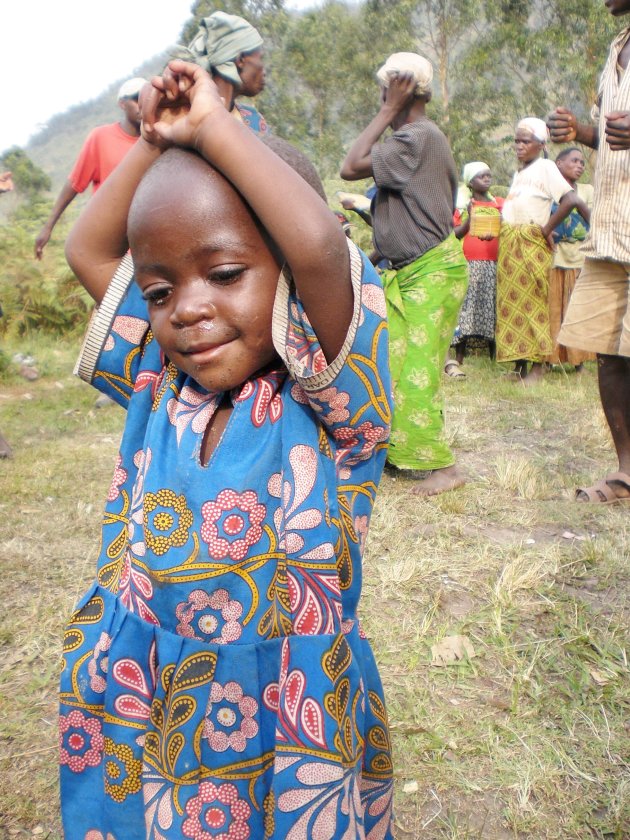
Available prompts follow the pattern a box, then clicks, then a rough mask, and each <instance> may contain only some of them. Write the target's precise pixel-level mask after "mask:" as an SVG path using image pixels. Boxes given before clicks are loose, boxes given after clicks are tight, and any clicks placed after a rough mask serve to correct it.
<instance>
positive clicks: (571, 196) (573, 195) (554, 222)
mask: <svg viewBox="0 0 630 840" xmlns="http://www.w3.org/2000/svg"><path fill="white" fill-rule="evenodd" d="M580 200H581V199H579V198H578V195H577V192H576V191H575V190H570V191H569V192H567V193H565V194H564V195H563V196H562V198H561V199H560V201H559V202H558V208H557V210H556V211H555V212H554V213H552V214H551V216H550V217H549V220H548V222H547V224H545V225H542V227H541V230H542V234H543V236H544V237H545V239H546V240H547V243H548V245H549V247H550V248H551V250H552V251H553V249H554V247H555V245H554V241H553V231H554V229H555V228H557V227H558V225H559V224H560V222H562V221H564V220H565V219H566V217H567V216H568V215H569V213H570V212H571V210H573V209H574V208H575V207H577V206H578V202H579V201H580Z"/></svg>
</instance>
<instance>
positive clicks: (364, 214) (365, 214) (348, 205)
mask: <svg viewBox="0 0 630 840" xmlns="http://www.w3.org/2000/svg"><path fill="white" fill-rule="evenodd" d="M341 206H342V207H343V209H344V210H352V212H353V213H356V214H357V216H358V217H359V218H360V219H363V221H364V222H365V223H366V224H367V225H369V226H370V227H372V214H371V213H370V211H369V210H363V208H359V207H357V206H356V204H355V203H354V201H353V200H352V199H351V198H342V199H341Z"/></svg>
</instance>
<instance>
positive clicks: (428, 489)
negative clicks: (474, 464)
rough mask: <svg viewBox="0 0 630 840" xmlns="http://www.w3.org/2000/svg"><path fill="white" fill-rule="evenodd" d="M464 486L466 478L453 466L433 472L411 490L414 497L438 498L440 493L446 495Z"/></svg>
mask: <svg viewBox="0 0 630 840" xmlns="http://www.w3.org/2000/svg"><path fill="white" fill-rule="evenodd" d="M463 484H466V478H465V477H464V475H463V474H462V473H461V472H460V471H459V469H458V468H457V466H456V465H455V464H453V466H451V467H444V468H443V469H441V470H433V471H432V472H431V473H430V474H429V475H428V476H427V477H426V478H424V479H422V481H419V482H418V483H417V484H414V486H413V487H412V488H411V492H412V493H413V494H414V495H416V496H438V495H439V494H440V493H447V492H448V491H449V490H455V489H456V488H457V487H461V486H462V485H463Z"/></svg>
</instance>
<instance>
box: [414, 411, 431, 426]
mask: <svg viewBox="0 0 630 840" xmlns="http://www.w3.org/2000/svg"><path fill="white" fill-rule="evenodd" d="M409 419H410V420H411V422H412V423H414V424H415V425H416V426H417V427H418V428H419V429H426V427H427V426H428V425H429V423H430V422H431V420H430V419H429V412H428V411H421V410H420V411H412V412H411V413H410V414H409Z"/></svg>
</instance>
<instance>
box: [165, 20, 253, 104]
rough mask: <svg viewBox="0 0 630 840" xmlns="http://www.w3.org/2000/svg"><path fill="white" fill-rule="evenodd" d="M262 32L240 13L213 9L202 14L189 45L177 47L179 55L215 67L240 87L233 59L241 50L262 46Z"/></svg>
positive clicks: (212, 69) (216, 70)
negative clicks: (199, 24) (233, 13)
mask: <svg viewBox="0 0 630 840" xmlns="http://www.w3.org/2000/svg"><path fill="white" fill-rule="evenodd" d="M262 43H263V39H262V37H261V35H260V32H259V31H258V30H257V29H255V28H254V27H253V26H252V25H251V23H248V22H247V21H246V20H245V19H244V18H242V17H239V16H238V15H229V14H228V13H227V12H213V13H212V14H211V15H210V16H209V17H207V18H203V19H202V21H201V26H200V27H199V30H198V32H197V34H196V35H195V37H194V38H193V39H192V41H191V42H190V44H189V45H188V47H178V48H176V50H174V55H175V57H176V58H183V59H184V60H185V61H192V62H194V63H195V64H198V65H199V66H200V67H203V69H204V70H207V71H208V72H209V73H211V72H212V71H215V72H216V73H218V74H219V75H220V76H223V78H224V79H227V80H228V82H230V83H231V84H233V85H234V86H236V87H238V85H239V83H240V76H239V74H238V68H237V67H236V64H235V63H234V62H235V60H236V59H237V58H238V57H239V55H241V54H242V53H247V52H252V51H253V50H258V49H260V48H261V47H262Z"/></svg>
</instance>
